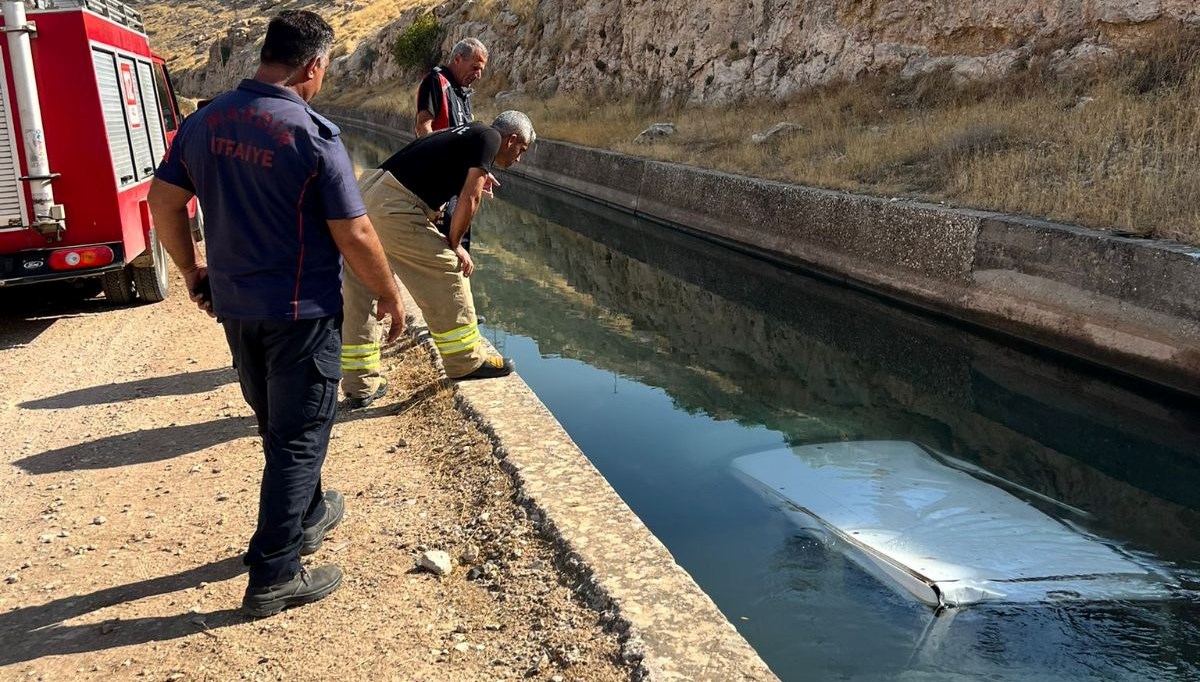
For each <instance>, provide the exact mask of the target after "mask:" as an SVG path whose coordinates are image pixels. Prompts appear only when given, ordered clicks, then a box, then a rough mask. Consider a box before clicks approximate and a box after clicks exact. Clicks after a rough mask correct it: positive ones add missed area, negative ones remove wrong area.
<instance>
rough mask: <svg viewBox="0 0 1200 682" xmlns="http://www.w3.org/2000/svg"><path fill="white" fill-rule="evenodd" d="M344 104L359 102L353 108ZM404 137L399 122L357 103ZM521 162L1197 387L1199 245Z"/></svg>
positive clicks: (933, 307) (826, 272) (635, 164)
mask: <svg viewBox="0 0 1200 682" xmlns="http://www.w3.org/2000/svg"><path fill="white" fill-rule="evenodd" d="M347 113H349V112H347ZM352 116H354V117H355V118H359V119H360V120H363V119H370V121H371V122H372V123H374V124H375V125H377V126H380V127H381V128H382V129H385V130H388V131H389V132H391V133H393V134H394V132H395V131H396V130H398V129H399V130H407V128H408V127H409V123H408V121H407V120H405V119H404V117H400V116H395V115H388V114H383V113H378V112H369V113H366V112H358V113H355V114H352ZM511 172H512V173H514V174H516V175H520V176H524V177H526V178H529V179H532V180H535V181H538V182H542V183H545V184H548V185H551V186H553V187H556V188H559V189H562V190H565V191H567V192H571V193H574V194H578V195H582V196H585V197H588V198H591V199H594V200H597V201H600V202H602V203H605V204H608V205H610V206H613V207H616V208H619V209H621V210H624V211H627V212H629V213H633V214H634V215H637V216H639V217H642V218H647V219H650V220H653V221H657V222H660V223H664V224H667V225H670V226H672V227H675V228H678V229H683V230H685V231H688V232H692V233H694V234H698V235H700V236H703V237H706V238H709V239H712V240H715V241H719V242H722V243H725V244H727V245H729V246H732V247H734V248H738V249H741V250H745V251H750V252H753V253H755V254H756V255H759V256H763V257H766V258H768V259H771V260H775V261H780V262H783V263H785V264H788V265H793V266H799V267H801V268H804V269H806V270H808V271H811V272H814V273H816V274H819V275H822V276H825V277H828V278H831V279H835V280H838V281H841V282H843V283H845V284H848V285H850V286H854V287H856V288H860V289H864V290H867V291H870V292H873V293H876V294H880V295H883V296H885V297H888V298H891V299H893V300H896V301H899V302H902V303H904V304H907V305H910V306H916V307H919V308H923V309H926V310H928V311H931V312H934V313H938V314H941V315H945V316H949V317H952V318H955V319H958V320H960V321H963V322H966V323H969V324H972V325H976V326H979V327H982V328H984V329H987V330H991V331H996V332H1000V333H1002V334H1005V335H1008V336H1010V337H1015V338H1017V339H1020V340H1023V341H1025V342H1029V343H1032V344H1034V345H1036V346H1039V347H1043V348H1049V349H1051V350H1054V351H1057V352H1060V353H1064V354H1067V355H1069V356H1073V357H1076V358H1079V359H1083V360H1085V361H1088V362H1091V363H1093V364H1098V365H1100V366H1103V367H1106V368H1109V369H1112V370H1115V371H1117V372H1120V373H1122V374H1126V375H1131V376H1135V377H1139V378H1141V379H1144V380H1148V381H1151V382H1153V383H1157V384H1160V385H1163V386H1168V387H1170V388H1173V389H1176V390H1179V391H1183V392H1186V393H1191V394H1194V395H1200V268H1198V267H1197V266H1198V265H1200V249H1197V248H1194V247H1188V246H1184V245H1180V244H1173V243H1168V242H1161V241H1153V240H1146V239H1136V238H1129V237H1123V236H1118V235H1114V234H1110V233H1106V232H1101V231H1097V230H1091V229H1086V228H1081V227H1074V226H1070V225H1062V224H1056V223H1051V222H1046V221H1041V220H1035V219H1031V218H1025V217H1019V216H1012V215H1006V214H1001V213H992V212H987V211H973V210H964V209H953V208H946V207H943V206H937V205H932V204H926V203H921V202H915V201H899V200H888V199H881V198H878V197H869V196H863V195H855V194H848V193H844V192H834V191H828V190H819V189H813V188H809V187H801V186H797V185H789V184H785V183H780V182H773V181H769V180H760V179H756V178H750V177H745V176H739V175H733V174H729V173H722V172H717V171H710V170H704V169H700V168H694V167H691V166H683V165H679V164H673V163H665V162H660V161H652V160H648V159H644V158H639V157H636V156H630V155H627V154H619V153H615V152H609V151H603V150H598V149H592V148H588V147H581V146H579V145H574V144H569V143H564V142H556V141H553V140H539V141H538V143H537V144H536V145H534V147H533V148H532V149H531V150H530V151H529V153H527V154H526V156H525V159H524V160H523V162H522V163H521V164H520V165H519V166H517V167H515V168H514V169H513V170H512V171H511Z"/></svg>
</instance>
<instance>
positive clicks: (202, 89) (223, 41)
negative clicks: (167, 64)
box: [175, 17, 268, 98]
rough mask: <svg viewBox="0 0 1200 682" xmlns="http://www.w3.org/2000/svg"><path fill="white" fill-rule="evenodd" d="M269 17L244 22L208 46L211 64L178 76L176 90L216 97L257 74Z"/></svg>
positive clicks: (235, 25)
mask: <svg viewBox="0 0 1200 682" xmlns="http://www.w3.org/2000/svg"><path fill="white" fill-rule="evenodd" d="M267 21H268V19H267V18H261V17H260V18H255V19H242V20H241V21H239V22H237V23H235V24H234V25H232V26H230V27H229V29H228V30H227V31H226V32H225V35H223V36H221V37H220V38H218V39H216V40H214V41H213V42H212V44H211V45H209V47H208V61H207V62H206V63H205V65H204V66H203V67H202V68H200V69H193V70H190V71H185V72H183V73H182V74H177V75H176V77H175V78H176V81H177V83H176V87H178V88H179V90H180V92H182V93H183V94H185V95H189V96H198V97H202V98H204V97H214V96H216V95H219V94H221V93H222V92H225V91H226V90H231V89H233V88H234V87H236V86H237V84H238V83H240V82H241V81H242V79H243V78H249V77H250V76H253V75H254V70H255V68H256V67H257V66H258V52H259V49H260V48H261V46H262V38H263V35H264V34H266V32H267Z"/></svg>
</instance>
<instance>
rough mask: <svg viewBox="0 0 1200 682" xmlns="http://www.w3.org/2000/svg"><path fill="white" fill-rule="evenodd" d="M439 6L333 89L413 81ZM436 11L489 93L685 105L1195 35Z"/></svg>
mask: <svg viewBox="0 0 1200 682" xmlns="http://www.w3.org/2000/svg"><path fill="white" fill-rule="evenodd" d="M370 4H371V3H365V2H363V1H362V0H360V1H359V2H357V3H355V4H354V5H342V4H341V3H338V4H337V5H333V6H330V5H326V7H327V8H328V9H325V10H323V11H325V12H326V13H337V12H341V11H352V10H348V9H345V8H346V7H352V8H359V9H361V8H362V7H363V6H365V5H370ZM378 4H381V5H382V4H383V2H382V0H380V1H379V2H378ZM429 6H432V3H429V4H427V5H423V4H422V3H411V4H407V7H408V9H406V10H405V11H403V12H400V11H393V12H392V15H391V16H390V17H388V18H387V20H381V19H382V18H383V17H382V15H380V13H379V12H374V13H372V18H373V19H374V20H375V21H376V25H375V26H373V27H371V31H372V32H373V34H374V35H373V37H368V38H365V39H363V40H360V41H357V43H356V45H354V47H353V49H352V50H350V51H348V52H345V53H342V54H338V59H337V60H336V62H335V71H334V75H335V76H340V77H342V78H346V79H348V80H350V81H353V82H366V83H381V82H386V81H389V80H392V79H394V78H396V77H398V76H406V75H408V76H411V75H413V74H404V73H401V71H400V70H399V69H398V68H397V67H396V65H395V63H394V62H393V60H392V58H391V54H390V52H391V50H390V45H391V42H392V41H393V40H394V38H395V36H396V35H397V33H398V32H399V31H400V30H402V29H403V28H404V27H405V26H407V25H408V24H409V23H410V22H411V21H412V18H413V17H414V16H415V15H416V13H417V12H420V11H425V9H426V8H427V7H429ZM359 9H355V10H353V11H359ZM434 11H435V13H436V14H437V16H438V17H439V20H440V22H441V24H442V26H444V27H445V28H446V29H447V36H446V39H445V43H444V47H445V48H448V47H449V46H450V45H452V44H453V42H454V41H455V40H457V39H458V38H461V37H463V36H467V35H474V36H478V37H479V38H481V39H482V40H484V42H485V43H487V44H488V45H489V47H490V48H491V51H492V55H493V58H492V61H491V64H490V71H489V80H492V79H495V80H498V81H502V82H504V83H506V84H507V85H508V87H511V88H515V89H522V90H526V91H530V92H539V93H556V92H559V93H595V92H621V93H640V94H644V95H649V96H651V97H659V98H662V99H676V100H684V101H691V102H721V101H728V100H733V99H740V98H746V97H772V98H778V97H786V96H788V95H790V94H793V93H796V92H798V91H801V90H804V89H805V88H808V87H811V86H814V85H821V84H826V83H830V82H835V81H842V80H852V79H855V78H858V77H861V76H863V75H866V74H871V73H879V72H894V73H902V74H908V75H914V74H919V73H923V72H929V71H934V70H939V69H945V70H949V71H950V72H951V73H953V74H955V75H956V76H958V77H961V78H964V79H978V78H989V77H995V76H999V75H1002V74H1004V73H1005V72H1007V71H1009V70H1012V69H1018V68H1022V67H1023V66H1024V65H1027V64H1029V63H1030V62H1031V61H1034V60H1046V61H1047V63H1048V64H1049V65H1050V66H1052V67H1054V68H1057V69H1070V68H1073V67H1076V66H1081V65H1086V64H1090V63H1092V62H1094V61H1095V60H1098V59H1103V58H1105V57H1107V56H1109V55H1112V54H1114V53H1116V52H1118V51H1120V50H1121V49H1122V48H1123V47H1124V46H1127V45H1129V44H1131V43H1132V42H1135V41H1138V40H1141V39H1144V38H1145V37H1147V36H1153V35H1154V33H1155V32H1156V31H1164V30H1168V29H1169V28H1170V27H1172V26H1174V25H1178V24H1181V23H1200V5H1198V4H1197V3H1196V2H1194V1H1193V0H741V1H739V2H732V1H730V0H709V1H707V2H695V1H694V0H465V1H464V0H452V1H451V2H445V3H442V4H440V5H436V6H435V7H434ZM259 34H261V28H260V27H258V26H257V25H256V22H255V21H254V20H252V21H251V22H242V23H241V24H239V25H237V26H234V27H232V28H230V29H229V32H228V34H227V35H226V36H224V37H222V38H220V39H219V40H217V41H216V42H214V43H213V44H212V47H211V49H210V55H209V61H208V63H207V64H206V65H204V66H203V67H201V68H199V69H195V70H192V71H191V72H189V73H188V74H187V75H186V76H185V78H184V79H183V82H184V84H185V88H186V89H190V90H193V91H195V94H209V93H212V92H214V91H216V90H219V89H221V88H223V87H227V86H228V85H230V84H232V82H234V81H236V78H237V77H240V76H241V74H242V73H244V72H245V70H246V67H247V66H248V64H249V63H251V62H252V61H253V56H254V49H253V47H254V46H253V42H254V38H255V37H256V36H257V35H259ZM234 71H236V72H237V73H233V72H234Z"/></svg>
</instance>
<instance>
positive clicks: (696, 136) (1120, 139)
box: [409, 29, 1200, 244]
mask: <svg viewBox="0 0 1200 682" xmlns="http://www.w3.org/2000/svg"><path fill="white" fill-rule="evenodd" d="M1198 67H1200V33H1198V32H1196V31H1188V30H1183V29H1180V30H1179V31H1176V32H1173V33H1171V34H1170V35H1169V36H1167V37H1165V38H1164V37H1162V36H1160V37H1159V39H1158V40H1156V42H1155V44H1154V45H1153V46H1147V47H1146V48H1145V49H1141V50H1135V51H1134V52H1132V53H1131V54H1129V55H1128V56H1127V57H1124V58H1122V59H1121V60H1119V61H1118V62H1115V63H1112V64H1109V65H1106V66H1105V67H1103V68H1102V69H1101V70H1099V71H1096V72H1091V73H1086V74H1075V75H1071V76H1058V75H1056V74H1054V73H1052V72H1051V71H1050V70H1049V69H1048V67H1046V66H1045V65H1044V60H1042V62H1041V63H1040V64H1039V61H1038V60H1037V59H1036V58H1035V59H1033V60H1031V63H1030V64H1029V65H1028V66H1027V68H1025V69H1024V70H1023V71H1020V72H1018V73H1015V74H1013V75H1012V76H1011V77H1010V78H1009V79H1008V80H1006V81H1004V82H1002V83H989V84H974V85H965V86H964V85H958V84H955V83H953V82H952V79H951V78H950V76H949V74H945V73H940V74H932V75H929V76H925V77H923V78H920V79H917V80H909V81H901V80H899V79H895V78H877V79H873V80H869V81H864V82H859V83H855V84H853V85H844V86H839V87H832V88H825V89H820V90H816V91H812V92H809V93H806V94H805V95H804V96H801V97H797V98H795V99H793V100H792V101H789V102H786V103H783V104H782V105H781V106H770V107H759V106H753V105H744V106H730V107H724V108H677V107H671V108H663V107H655V106H650V105H646V104H644V103H639V102H637V101H630V100H627V101H620V102H606V103H596V102H595V101H589V100H587V99H583V98H567V97H559V98H552V99H528V100H524V101H518V102H506V103H505V105H504V108H513V107H515V108H523V109H525V110H526V111H527V112H528V113H529V114H530V115H531V116H532V117H533V119H534V122H535V124H536V125H537V128H538V130H539V133H540V134H541V135H542V136H544V137H547V138H553V139H560V140H567V141H571V142H576V143H579V144H584V145H588V146H593V147H603V148H609V149H615V150H618V151H623V152H628V153H632V154H639V155H644V156H649V157H652V158H657V159H662V160H668V161H677V162H681V163H687V164H692V165H696V166H702V167H707V168H716V169H722V170H727V171H733V172H738V173H745V174H749V175H755V176H759V177H766V178H772V179H778V180H784V181H788V182H796V183H801V184H806V185H815V186H821V187H828V188H834V189H845V190H851V191H855V192H865V193H871V194H878V195H886V196H906V197H915V198H920V199H925V200H931V201H940V202H945V203H947V204H952V205H959V206H970V207H974V208H983V209H991V210H997V211H1005V212H1012V213H1022V214H1029V215H1035V216H1042V217H1046V218H1050V219H1053V220H1059V221H1065V222H1073V223H1079V224H1085V225H1090V226H1095V227H1100V228H1104V229H1115V230H1119V231H1123V232H1128V233H1131V234H1136V235H1143V236H1151V237H1156V238H1164V239H1174V240H1179V241H1184V242H1189V243H1193V244H1200V203H1197V201H1196V200H1195V198H1196V197H1197V196H1200V144H1198V143H1200V113H1198V112H1197V108H1196V106H1195V103H1196V102H1197V101H1200V68H1198ZM481 104H485V103H484V102H481ZM489 104H490V103H489ZM409 106H411V105H409ZM477 108H478V109H480V111H479V112H478V113H479V114H481V116H480V117H481V118H485V117H486V116H488V115H490V114H492V113H494V111H490V110H487V109H492V110H494V109H496V108H497V107H495V106H494V105H492V106H477ZM581 121H582V122H583V123H581ZM655 121H673V122H675V123H676V124H677V126H678V128H679V131H680V132H679V133H678V134H677V135H675V136H674V137H671V138H668V139H665V140H663V141H661V142H657V143H653V144H647V145H636V144H633V142H632V140H633V138H634V137H635V136H636V135H637V133H638V132H639V131H641V130H642V129H644V128H645V127H646V126H647V125H649V124H650V123H652V122H655ZM781 121H788V122H792V123H796V124H799V125H801V126H803V127H804V128H805V130H806V132H804V133H802V134H798V135H794V136H792V137H790V138H788V139H785V140H782V141H780V142H778V143H775V144H768V145H754V144H751V142H750V139H749V138H750V135H751V134H752V133H754V132H758V131H762V130H765V129H767V128H769V127H771V126H772V125H774V124H775V123H778V122H781Z"/></svg>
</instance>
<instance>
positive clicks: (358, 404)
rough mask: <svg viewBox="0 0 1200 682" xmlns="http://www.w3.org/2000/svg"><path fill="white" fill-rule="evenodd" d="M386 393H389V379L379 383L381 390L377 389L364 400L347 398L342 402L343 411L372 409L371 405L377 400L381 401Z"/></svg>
mask: <svg viewBox="0 0 1200 682" xmlns="http://www.w3.org/2000/svg"><path fill="white" fill-rule="evenodd" d="M386 393H387V379H383V380H381V381H380V382H379V388H377V389H375V392H374V393H372V394H371V395H369V396H366V397H363V398H346V400H345V401H343V402H342V409H344V410H361V409H364V408H367V407H370V406H371V403H373V402H375V401H376V400H379V399H380V398H382V397H383V396H384V394H386Z"/></svg>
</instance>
